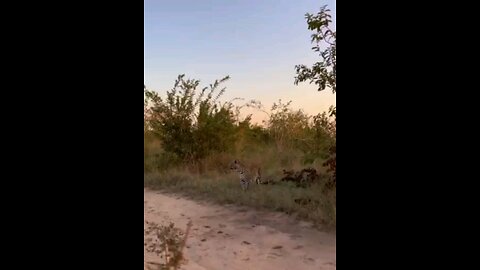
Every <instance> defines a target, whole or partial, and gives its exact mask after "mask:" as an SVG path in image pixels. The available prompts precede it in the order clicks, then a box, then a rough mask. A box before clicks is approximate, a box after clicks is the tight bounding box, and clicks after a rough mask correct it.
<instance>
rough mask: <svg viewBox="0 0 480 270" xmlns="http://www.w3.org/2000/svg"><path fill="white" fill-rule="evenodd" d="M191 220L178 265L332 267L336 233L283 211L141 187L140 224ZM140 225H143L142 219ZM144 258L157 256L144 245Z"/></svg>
mask: <svg viewBox="0 0 480 270" xmlns="http://www.w3.org/2000/svg"><path fill="white" fill-rule="evenodd" d="M146 221H148V222H153V223H158V224H165V223H166V222H170V221H171V222H174V223H175V225H176V226H177V227H179V228H181V229H182V230H185V229H186V226H187V223H188V222H189V221H191V222H192V223H193V226H192V228H191V232H190V235H189V237H188V240H187V243H186V248H185V250H184V255H185V258H186V260H187V261H186V263H185V264H184V265H183V266H182V267H181V269H187V270H197V269H208V270H216V269H219V270H224V269H225V270H227V269H232V270H237V269H238V270H248V269H252V270H253V269H262V270H263V269H265V270H270V269H271V270H280V269H288V270H291V269H316V270H319V269H325V270H329V269H336V246H335V234H332V233H326V232H321V231H319V230H317V229H314V228H312V226H311V224H309V223H307V222H301V221H300V222H299V221H296V220H294V218H292V217H289V216H287V215H285V214H282V213H274V212H262V211H256V210H251V209H248V208H242V207H236V206H228V205H227V206H218V205H213V204H208V203H203V202H196V201H192V200H189V199H185V198H182V197H179V196H177V195H169V194H165V193H161V192H158V191H150V190H145V192H144V224H146ZM144 226H145V225H144ZM144 260H145V264H147V265H148V264H149V263H152V262H153V263H155V262H158V261H159V260H158V258H157V256H156V255H155V254H151V253H148V252H146V251H145V255H144Z"/></svg>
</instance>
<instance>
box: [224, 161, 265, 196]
mask: <svg viewBox="0 0 480 270" xmlns="http://www.w3.org/2000/svg"><path fill="white" fill-rule="evenodd" d="M230 170H232V171H235V172H237V173H238V176H239V177H240V186H241V187H242V190H243V191H246V190H247V189H248V187H249V185H250V183H252V182H255V183H256V184H261V183H262V181H261V175H260V168H258V169H257V170H256V174H255V176H252V174H251V173H250V172H249V170H248V169H247V168H245V166H243V165H242V164H241V163H240V162H239V161H238V160H234V161H233V162H232V163H231V164H230Z"/></svg>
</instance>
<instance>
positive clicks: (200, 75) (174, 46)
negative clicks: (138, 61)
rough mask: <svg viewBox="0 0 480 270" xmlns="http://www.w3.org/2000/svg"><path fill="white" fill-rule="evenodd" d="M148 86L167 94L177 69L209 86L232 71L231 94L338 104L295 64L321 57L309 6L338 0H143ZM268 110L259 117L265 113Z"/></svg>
mask: <svg viewBox="0 0 480 270" xmlns="http://www.w3.org/2000/svg"><path fill="white" fill-rule="evenodd" d="M144 1H145V2H144V4H145V8H144V10H145V27H144V31H145V33H144V42H145V43H144V44H145V45H144V47H145V52H144V68H145V72H144V75H145V85H146V86H147V88H149V89H153V90H157V91H158V92H160V93H162V94H163V93H165V91H166V90H168V89H170V88H171V87H172V86H173V83H174V81H175V79H176V77H177V75H178V74H182V73H184V74H186V76H187V77H189V78H194V79H199V80H201V82H202V83H201V86H204V85H205V86H207V85H208V84H210V83H212V82H213V81H214V80H215V79H220V78H222V77H224V76H225V75H230V76H231V79H230V80H229V81H228V82H227V83H226V84H225V86H226V87H227V92H226V94H225V95H224V100H228V99H231V98H234V97H241V98H245V99H247V100H249V99H256V100H260V101H261V102H262V103H263V104H264V105H265V106H266V107H267V108H268V109H269V108H270V106H271V105H272V103H273V102H274V101H276V100H278V99H282V100H283V101H288V100H292V101H293V103H292V105H293V107H294V108H298V109H299V108H301V109H304V110H305V111H306V112H308V113H311V114H316V113H318V112H321V111H325V110H327V109H328V107H329V106H330V105H332V104H335V95H333V94H331V91H329V90H325V91H322V92H318V91H316V88H315V85H309V84H308V83H303V84H301V85H298V86H295V85H294V84H293V82H294V77H295V70H294V67H295V65H296V64H306V65H308V66H310V65H311V64H312V63H314V62H315V61H317V60H318V56H317V55H316V54H315V53H314V52H313V51H312V50H311V47H312V44H311V43H310V34H311V32H309V31H308V29H307V24H306V20H305V18H304V15H305V13H307V12H308V13H316V12H317V11H318V10H319V9H320V7H321V6H323V5H328V7H329V8H330V9H331V10H332V13H333V17H334V19H335V17H336V16H335V0H315V1H314V0H157V1H155V0H144ZM261 118H262V116H261V115H257V117H255V119H257V120H260V119H261Z"/></svg>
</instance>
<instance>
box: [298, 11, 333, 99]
mask: <svg viewBox="0 0 480 270" xmlns="http://www.w3.org/2000/svg"><path fill="white" fill-rule="evenodd" d="M329 12H330V10H329V9H327V7H326V6H323V7H322V8H321V9H320V12H318V13H317V15H312V14H309V13H307V14H305V18H306V19H307V24H308V29H309V30H311V31H314V33H313V34H312V35H311V37H312V40H311V42H312V43H314V44H315V45H314V46H313V47H312V50H313V51H315V52H318V53H319V55H320V58H321V60H320V61H319V62H317V63H315V64H314V65H313V66H312V67H311V68H309V67H307V66H305V65H296V66H295V69H296V73H297V76H296V77H295V84H296V85H298V83H299V82H305V81H308V80H309V81H310V83H312V82H313V83H315V84H316V85H318V91H322V90H325V89H326V88H327V87H328V88H330V89H331V90H332V92H333V93H335V92H336V91H337V83H336V78H337V75H336V68H337V55H336V54H337V32H336V31H333V30H332V29H331V28H330V24H331V22H332V19H331V18H332V16H331V15H330V14H329ZM321 45H324V46H326V48H325V49H323V50H322V49H321V47H323V46H321Z"/></svg>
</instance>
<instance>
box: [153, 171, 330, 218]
mask: <svg viewBox="0 0 480 270" xmlns="http://www.w3.org/2000/svg"><path fill="white" fill-rule="evenodd" d="M144 185H145V186H146V187H149V188H153V189H162V190H167V191H170V192H176V193H181V194H184V195H187V196H190V197H192V198H196V199H206V200H209V201H213V202H215V203H219V204H236V205H244V206H250V207H254V208H261V209H270V210H275V211H281V212H285V213H288V214H296V215H298V217H300V218H303V219H306V220H310V221H313V222H315V223H317V224H323V225H327V226H331V227H334V226H335V223H336V207H335V199H336V198H335V192H334V191H330V192H325V188H324V186H323V184H322V183H321V182H320V183H317V184H314V185H312V186H310V187H308V188H297V187H295V186H294V185H293V184H292V183H284V182H278V183H277V184H275V185H252V186H251V187H250V189H249V190H248V191H246V192H242V190H241V189H240V184H239V180H238V176H237V175H235V174H234V173H229V174H224V173H220V172H209V173H204V174H195V173H191V172H188V171H185V170H170V171H168V172H162V173H149V174H145V175H144Z"/></svg>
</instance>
